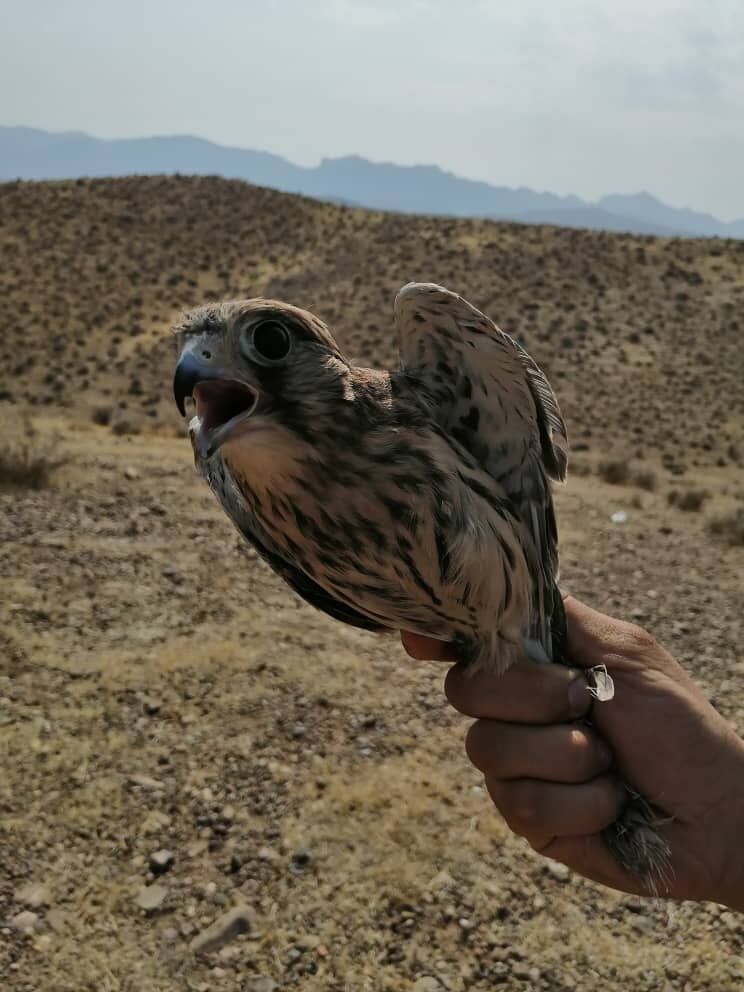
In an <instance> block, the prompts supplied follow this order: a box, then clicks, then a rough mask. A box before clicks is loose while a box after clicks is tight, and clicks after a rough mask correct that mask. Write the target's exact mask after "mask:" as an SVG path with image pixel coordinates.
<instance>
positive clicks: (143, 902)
mask: <svg viewBox="0 0 744 992" xmlns="http://www.w3.org/2000/svg"><path fill="white" fill-rule="evenodd" d="M167 895H168V890H167V889H166V887H165V886H164V885H145V886H143V887H142V888H141V889H140V890H139V892H138V893H137V895H136V897H135V900H134V901H135V903H136V904H137V905H138V906H139V908H140V909H144V910H145V911H146V912H148V913H152V912H153V911H154V910H156V909H159V908H160V906H162V904H163V902H164V901H165V897H166V896H167Z"/></svg>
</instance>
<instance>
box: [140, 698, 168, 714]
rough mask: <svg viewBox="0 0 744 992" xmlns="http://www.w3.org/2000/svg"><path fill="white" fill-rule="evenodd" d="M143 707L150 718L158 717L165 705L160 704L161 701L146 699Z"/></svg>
mask: <svg viewBox="0 0 744 992" xmlns="http://www.w3.org/2000/svg"><path fill="white" fill-rule="evenodd" d="M142 705H143V707H144V710H145V713H147V715H148V716H157V714H158V713H159V712H160V709H161V707H162V705H163V704H162V703H161V702H160V700H159V699H155V698H153V697H148V698H147V699H145V701H144V702H143V704H142Z"/></svg>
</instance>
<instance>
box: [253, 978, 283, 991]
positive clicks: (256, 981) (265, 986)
mask: <svg viewBox="0 0 744 992" xmlns="http://www.w3.org/2000/svg"><path fill="white" fill-rule="evenodd" d="M277 988H278V986H277V984H276V982H275V981H274V979H273V978H269V976H268V975H256V976H255V977H254V978H249V979H248V982H247V984H246V986H245V992H275V990H276V989H277Z"/></svg>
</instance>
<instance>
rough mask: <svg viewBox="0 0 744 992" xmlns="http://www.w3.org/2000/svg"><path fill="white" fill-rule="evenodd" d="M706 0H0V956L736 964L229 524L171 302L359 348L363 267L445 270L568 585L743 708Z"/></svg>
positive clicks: (170, 974)
mask: <svg viewBox="0 0 744 992" xmlns="http://www.w3.org/2000/svg"><path fill="white" fill-rule="evenodd" d="M739 8H740V5H739V3H738V2H734V0H722V2H711V3H709V4H707V5H706V6H705V7H702V6H700V5H693V4H685V3H672V2H667V0H650V2H646V3H643V4H641V3H640V2H635V0H631V2H630V3H626V4H624V5H623V6H622V8H620V7H618V6H617V5H611V4H610V3H608V2H607V3H606V2H599V0H598V2H595V3H583V4H580V3H563V4H540V3H537V2H533V0H528V2H521V3H519V4H517V3H516V2H515V3H511V2H503V3H488V2H481V3H476V2H472V3H462V4H459V5H454V4H451V3H450V4H445V3H443V2H437V0H431V2H425V0H419V2H411V3H408V4H405V5H404V6H403V7H402V8H401V7H400V6H396V5H393V4H388V3H374V4H373V3H366V4H365V3H356V2H352V0H335V2H320V3H317V4H315V5H312V7H308V6H307V5H301V4H298V3H294V2H284V3H281V2H268V0H267V2H254V3H237V2H234V3H232V2H225V0H222V2H216V3H213V4H211V5H209V6H207V5H205V4H195V3H181V4H175V3H171V2H164V0H154V2H151V3H148V4H144V3H132V4H129V5H127V6H126V7H125V6H121V5H113V4H100V3H99V4H93V3H83V2H75V0H72V2H68V3H65V4H64V5H59V4H52V3H49V2H45V0H39V2H37V3H34V4H32V5H31V4H27V5H24V6H21V5H10V4H5V5H4V7H3V11H2V12H3V37H4V42H5V44H4V52H3V59H2V62H0V260H1V264H0V286H1V287H2V295H3V300H4V302H5V313H6V319H5V324H4V327H3V331H2V334H0V368H1V369H2V371H1V372H0V422H2V425H3V433H2V441H1V442H0V504H1V509H2V512H1V513H0V538H1V543H0V571H1V573H2V575H3V584H2V590H3V591H2V595H1V596H0V769H1V771H0V814H1V815H0V844H2V849H3V859H2V861H3V866H2V870H0V927H2V929H1V931H0V934H1V936H2V939H0V982H1V983H2V985H3V988H9V989H13V990H24V992H37V990H44V992H46V990H53V992H57V990H59V992H67V990H69V992H73V990H74V992H79V990H81V989H85V990H87V989H90V990H96V992H98V990H101V989H105V990H127V992H129V990H132V992H134V990H135V989H136V990H137V992H139V990H148V992H149V990H158V992H159V990H164V992H165V990H167V992H171V990H176V989H178V990H181V989H190V990H196V992H209V990H213V989H214V990H233V989H236V990H237V989H240V990H249V992H279V990H283V989H291V988H303V989H318V990H320V989H331V990H339V992H341V990H343V992H346V990H354V992H356V990H358V989H359V990H365V992H366V990H375V992H376V990H378V989H383V990H390V992H398V990H401V989H414V990H415V992H439V990H450V992H464V990H466V989H467V990H470V989H474V990H481V989H482V990H486V989H489V990H490V989H492V988H494V987H501V988H506V989H535V990H582V989H595V988H602V989H609V990H620V989H625V988H627V987H628V986H630V987H632V988H633V989H638V990H658V992H670V990H690V992H691V990H695V992H697V990H701V989H711V990H713V989H715V990H723V992H725V990H728V989H731V990H733V989H737V988H740V987H741V982H742V979H744V963H743V959H742V951H743V950H744V926H743V925H742V922H741V920H740V919H739V918H737V917H735V916H733V915H732V914H729V913H725V912H723V911H721V910H720V909H719V908H718V907H716V906H712V905H711V906H679V907H672V906H667V905H666V904H664V903H661V902H653V903H651V902H643V901H641V900H638V899H633V898H630V897H625V896H621V895H618V894H614V893H610V892H607V891H603V890H601V889H600V888H599V887H597V886H595V885H593V884H591V883H589V882H585V881H583V880H580V879H577V878H575V877H573V876H572V875H571V874H570V873H569V872H568V871H567V870H566V869H564V868H563V867H562V866H560V865H557V864H553V863H547V862H545V861H544V860H541V859H539V858H538V857H537V856H536V855H535V854H533V853H532V852H531V851H530V850H529V849H527V848H526V847H525V845H524V844H523V843H522V842H521V841H519V840H518V839H516V838H514V837H512V836H511V835H509V834H508V831H507V830H506V828H505V827H504V826H503V825H502V824H501V823H500V822H499V820H498V817H497V815H496V814H495V812H494V811H493V809H492V807H491V806H490V803H489V802H488V798H487V796H486V794H485V793H484V791H483V788H482V783H481V781H480V778H479V776H478V774H477V773H476V772H475V771H474V769H473V768H472V767H471V766H470V765H469V764H468V763H467V761H466V758H465V755H464V752H463V748H462V740H463V736H464V733H465V730H466V724H465V722H464V721H463V720H462V719H461V718H460V717H459V716H458V715H457V714H455V713H454V712H453V711H451V710H450V709H449V708H448V707H447V705H446V702H445V700H444V697H443V695H442V691H441V681H442V674H443V673H442V670H441V669H440V668H438V667H435V666H425V665H413V664H412V663H411V661H410V660H409V659H407V658H405V657H404V655H403V653H402V651H401V649H400V647H399V645H398V643H397V640H396V639H395V638H393V637H391V638H384V639H381V638H377V637H373V636H372V635H367V634H363V633H361V632H358V631H353V630H350V629H346V628H343V627H341V626H340V625H338V624H335V623H334V622H333V621H331V620H330V619H328V618H326V617H324V616H321V615H319V614H317V613H315V612H313V611H312V610H311V609H310V608H309V607H307V606H305V605H304V604H302V603H300V602H299V600H297V599H296V597H294V596H292V595H291V594H290V593H289V592H288V590H287V589H286V588H285V587H284V586H283V585H282V584H281V583H280V582H279V580H278V579H276V578H274V577H273V576H272V575H271V574H269V573H268V571H267V569H266V568H265V567H264V566H263V565H262V564H261V563H260V562H258V561H256V559H255V557H254V556H253V554H252V553H251V552H249V551H248V550H247V549H246V548H245V546H244V545H242V543H241V542H240V541H239V540H238V537H237V535H236V534H235V533H234V531H233V530H232V529H231V526H230V524H229V522H228V521H227V519H226V518H225V517H224V516H223V514H222V513H221V511H220V509H219V507H218V506H217V505H216V504H215V503H214V501H213V499H212V497H211V496H210V494H209V492H208V490H207V488H206V487H205V486H204V484H203V482H202V481H201V480H200V479H198V478H196V476H195V473H194V469H193V463H192V457H191V451H190V447H189V444H188V442H187V440H186V437H185V426H184V424H183V422H182V421H181V420H180V418H179V417H178V415H177V412H176V410H175V406H174V404H173V400H172V396H171V391H170V389H171V387H170V383H171V378H172V372H173V365H174V362H175V358H176V356H175V350H174V344H173V341H172V338H171V335H170V333H169V331H170V327H171V325H172V324H173V322H174V321H175V320H177V319H178V317H179V315H180V314H181V313H182V312H183V310H184V309H186V308H188V307H190V306H193V305H195V304H198V303H201V302H203V301H204V300H207V299H220V298H227V297H235V296H256V295H268V296H274V297H278V298H281V299H284V300H287V301H289V302H292V303H296V304H299V305H301V306H305V307H308V308H310V309H312V310H313V311H314V312H316V313H317V314H318V315H319V316H320V317H322V318H323V319H324V320H326V321H327V323H328V324H329V326H330V327H331V329H332V330H333V332H334V334H335V335H336V336H337V339H338V341H339V343H340V344H341V346H342V348H343V349H344V350H345V351H346V352H347V354H349V356H350V357H352V358H353V359H355V360H357V361H359V362H364V363H369V364H373V365H376V366H388V367H389V366H390V365H392V364H394V363H395V362H396V349H395V344H394V332H393V328H392V301H393V298H394V295H395V292H396V291H397V290H398V289H399V288H400V286H401V285H403V284H404V283H406V282H407V281H409V280H411V279H422V280H432V281H436V282H440V283H443V284H445V285H447V286H449V287H450V288H452V289H454V290H456V291H458V292H460V293H462V294H463V295H465V296H466V297H467V298H468V299H470V300H471V301H472V302H473V303H474V304H475V305H476V306H478V307H480V308H481V309H483V310H485V311H486V312H487V313H488V314H489V316H491V317H492V318H493V319H494V320H495V321H496V322H497V323H498V324H499V325H500V326H502V327H503V328H504V329H505V330H507V331H509V332H510V333H512V334H513V335H515V336H516V337H517V338H518V339H519V340H520V341H521V342H522V343H523V344H524V345H525V346H526V347H527V348H528V349H529V350H530V352H531V353H532V355H533V356H534V357H535V359H536V360H537V361H538V363H539V364H540V365H541V366H542V367H543V368H544V369H545V370H546V372H547V373H548V375H549V377H550V379H551V382H552V383H553V386H554V387H555V390H556V392H557V394H558V397H559V400H560V402H561V406H562V409H563V412H564V414H565V415H566V419H567V423H568V429H569V440H570V442H571V456H570V461H569V484H568V485H567V486H566V487H564V488H561V490H560V491H559V493H558V495H557V502H558V514H559V527H560V531H561V541H562V549H563V553H562V565H563V578H564V582H565V585H566V587H567V588H569V589H570V590H571V591H572V592H574V593H575V594H577V595H579V596H581V597H583V598H585V599H587V600H588V601H590V602H591V603H592V604H593V605H595V606H596V607H598V608H600V609H606V610H608V611H610V612H613V613H615V614H617V615H621V616H623V617H626V618H628V619H632V620H635V621H637V622H639V623H642V624H644V625H646V626H647V627H649V628H650V629H651V630H652V631H653V632H654V633H655V634H656V635H657V636H658V637H659V638H660V639H661V640H662V641H663V642H664V643H665V644H667V646H668V647H669V648H670V650H672V651H673V652H674V653H675V654H676V656H677V657H679V659H680V660H681V661H682V662H683V663H684V664H685V665H686V666H687V667H688V668H689V669H690V670H691V671H692V672H693V674H694V675H695V677H696V679H697V680H698V681H699V683H700V684H701V685H702V686H703V689H704V690H705V692H706V693H707V694H708V696H709V698H710V699H711V700H712V701H713V702H714V704H715V705H716V706H717V707H718V708H719V709H720V710H721V711H722V712H723V713H724V714H725V715H726V716H727V717H728V718H729V719H730V720H731V721H732V722H733V723H734V725H735V726H737V727H738V728H739V730H741V729H742V728H743V727H744V703H743V702H742V699H743V697H742V690H743V689H744V660H743V659H742V657H741V649H740V645H741V643H742V641H743V640H744V629H743V626H742V616H741V597H742V594H744V579H743V578H742V576H744V567H743V566H744V550H743V549H744V486H742V478H743V475H742V459H743V458H744V385H743V383H744V360H743V359H742V348H741V334H742V308H743V306H744V198H743V197H742V192H741V175H742V174H743V173H744V130H743V129H742V123H741V122H742V120H744V69H743V67H744V20H742V17H741V11H740V9H739ZM236 907H237V909H235V908H236ZM234 912H237V917H235V916H231V915H230V914H231V913H234ZM236 919H237V921H238V922H237V923H235V920H236ZM231 921H232V923H231ZM231 926H232V929H231ZM238 931H240V932H238Z"/></svg>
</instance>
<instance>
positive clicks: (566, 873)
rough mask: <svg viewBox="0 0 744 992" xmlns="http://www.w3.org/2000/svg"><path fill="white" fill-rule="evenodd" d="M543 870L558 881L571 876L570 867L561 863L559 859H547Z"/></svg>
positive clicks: (565, 879) (564, 880) (563, 880)
mask: <svg viewBox="0 0 744 992" xmlns="http://www.w3.org/2000/svg"><path fill="white" fill-rule="evenodd" d="M545 870H546V871H547V873H548V874H549V875H552V877H553V878H555V879H557V880H558V881H559V882H567V881H568V880H569V878H570V877H571V869H570V868H567V867H566V866H565V865H562V864H561V863H560V861H549V862H548V863H547V865H546V866H545Z"/></svg>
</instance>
